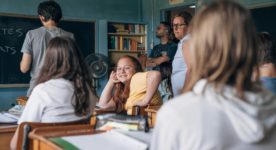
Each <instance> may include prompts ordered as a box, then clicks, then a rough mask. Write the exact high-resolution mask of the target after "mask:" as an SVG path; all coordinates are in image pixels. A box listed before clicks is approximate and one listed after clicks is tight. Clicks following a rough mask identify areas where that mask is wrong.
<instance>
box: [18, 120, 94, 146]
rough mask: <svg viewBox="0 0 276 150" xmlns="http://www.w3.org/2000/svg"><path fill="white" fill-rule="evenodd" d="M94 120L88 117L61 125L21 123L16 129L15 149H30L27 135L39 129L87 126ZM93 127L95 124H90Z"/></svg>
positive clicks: (30, 143)
mask: <svg viewBox="0 0 276 150" xmlns="http://www.w3.org/2000/svg"><path fill="white" fill-rule="evenodd" d="M93 118H94V116H92V117H88V118H85V119H82V120H79V121H72V122H62V123H37V122H23V123H21V124H20V125H19V127H18V140H17V149H18V150H21V149H23V150H28V149H32V145H33V143H32V142H33V141H32V140H30V139H29V138H28V135H29V133H30V132H31V131H32V130H34V129H36V128H40V127H53V126H67V125H81V124H86V125H89V124H90V123H93V121H91V120H92V119H93ZM91 125H92V126H95V124H91Z"/></svg>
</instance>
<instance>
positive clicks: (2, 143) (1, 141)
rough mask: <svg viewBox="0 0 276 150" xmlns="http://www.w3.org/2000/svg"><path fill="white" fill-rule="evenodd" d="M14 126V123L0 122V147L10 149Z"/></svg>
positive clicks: (15, 126)
mask: <svg viewBox="0 0 276 150" xmlns="http://www.w3.org/2000/svg"><path fill="white" fill-rule="evenodd" d="M16 128H17V125H16V124H0V149H10V142H11V139H12V137H13V135H14V133H15V130H16Z"/></svg>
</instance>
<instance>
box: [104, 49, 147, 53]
mask: <svg viewBox="0 0 276 150" xmlns="http://www.w3.org/2000/svg"><path fill="white" fill-rule="evenodd" d="M108 52H117V53H145V52H146V51H145V50H115V49H109V50H108Z"/></svg>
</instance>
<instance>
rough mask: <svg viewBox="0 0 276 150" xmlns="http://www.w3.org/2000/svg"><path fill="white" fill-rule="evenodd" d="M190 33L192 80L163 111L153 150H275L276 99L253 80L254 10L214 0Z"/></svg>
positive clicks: (255, 63)
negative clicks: (252, 13) (252, 15)
mask: <svg viewBox="0 0 276 150" xmlns="http://www.w3.org/2000/svg"><path fill="white" fill-rule="evenodd" d="M229 18H231V19H229ZM206 29H208V30H206ZM191 37H192V38H191V41H190V48H191V51H190V52H191V53H192V55H191V57H192V58H191V62H189V64H190V65H191V68H192V69H191V74H190V75H191V76H190V78H189V79H190V80H189V81H188V82H187V86H185V89H184V92H185V93H184V94H183V95H181V96H179V97H176V98H175V99H173V100H172V101H170V102H168V103H167V104H165V106H163V107H162V108H161V110H160V112H158V115H157V123H156V128H155V129H154V135H153V140H152V143H151V148H152V149H153V150H172V149H173V150H178V149H179V150H194V149H195V150H198V149H200V150H201V149H203V150H205V149H235V150H244V149H245V150H247V149H250V150H274V149H275V147H276V143H275V140H276V131H275V130H276V128H275V127H276V97H275V96H274V95H273V94H272V93H271V92H269V91H267V90H264V89H263V88H261V85H259V83H254V82H253V81H252V75H253V72H254V70H255V69H256V68H257V66H258V61H257V34H256V30H255V28H254V24H253V20H252V19H251V16H250V14H249V12H248V11H247V10H246V9H245V8H243V7H242V6H240V5H239V4H237V3H235V2H233V1H230V0H220V1H216V2H213V3H212V4H210V5H209V6H207V7H206V8H204V9H203V10H202V11H200V12H199V13H198V14H197V15H196V17H195V18H194V20H193V23H192V28H191Z"/></svg>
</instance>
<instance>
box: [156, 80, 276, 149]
mask: <svg viewBox="0 0 276 150" xmlns="http://www.w3.org/2000/svg"><path fill="white" fill-rule="evenodd" d="M205 84H206V80H201V81H199V82H198V83H197V84H196V85H195V86H194V90H193V91H192V92H189V93H187V94H185V95H181V96H179V97H177V98H175V99H173V100H172V101H169V102H168V104H167V105H165V106H163V107H162V108H161V110H160V111H159V112H158V120H157V123H156V127H155V130H156V131H157V132H156V133H155V135H154V137H153V141H152V144H153V146H152V149H153V150H194V149H195V150H201V149H202V150H205V149H215V150H223V149H233V150H274V149H275V147H276V143H275V140H276V130H275V119H276V101H275V97H272V95H271V93H267V92H261V93H252V92H251V93H246V99H247V100H248V101H244V100H243V99H238V98H237V97H234V96H233V94H230V91H232V92H233V89H232V88H231V87H230V88H229V87H226V88H225V89H224V90H223V91H224V92H223V93H222V95H224V96H222V95H218V94H217V93H216V92H215V91H214V89H213V88H212V86H211V85H208V86H207V88H206V89H205V91H204V92H203V90H204V86H205ZM202 93H204V94H202ZM257 103H259V104H257ZM255 143H258V144H255Z"/></svg>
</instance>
